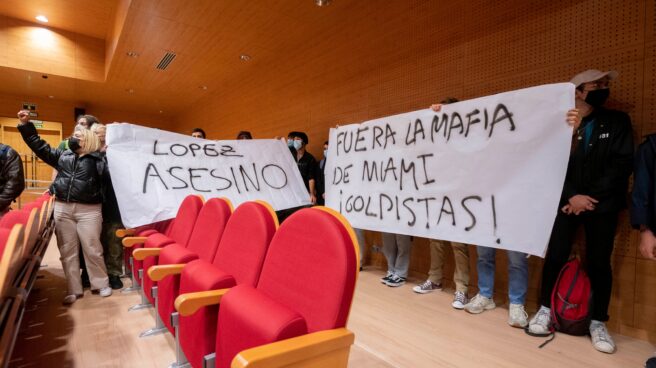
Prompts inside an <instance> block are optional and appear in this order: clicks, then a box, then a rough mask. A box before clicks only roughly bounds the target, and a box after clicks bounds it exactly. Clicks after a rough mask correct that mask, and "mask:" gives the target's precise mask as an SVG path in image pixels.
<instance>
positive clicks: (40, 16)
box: [36, 15, 48, 23]
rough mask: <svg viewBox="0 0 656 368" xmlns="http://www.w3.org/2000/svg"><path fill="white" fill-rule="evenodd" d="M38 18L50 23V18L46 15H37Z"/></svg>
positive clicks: (40, 20)
mask: <svg viewBox="0 0 656 368" xmlns="http://www.w3.org/2000/svg"><path fill="white" fill-rule="evenodd" d="M36 20H38V21H39V22H43V23H48V18H46V16H45V15H37V16H36Z"/></svg>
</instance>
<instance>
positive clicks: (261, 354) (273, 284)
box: [176, 207, 358, 368]
mask: <svg viewBox="0 0 656 368" xmlns="http://www.w3.org/2000/svg"><path fill="white" fill-rule="evenodd" d="M219 249H221V248H219ZM357 249H358V247H357V241H356V240H355V236H354V233H353V230H352V229H351V227H350V225H348V223H347V222H346V221H345V220H344V218H343V217H342V216H341V215H339V214H338V213H336V212H335V211H332V210H330V209H327V208H324V207H315V208H308V209H303V210H300V211H298V212H296V213H295V214H293V215H292V216H290V217H289V218H288V219H287V220H285V222H284V223H283V225H282V226H281V227H280V229H279V230H278V231H277V232H276V235H275V236H274V238H273V240H272V241H271V245H270V246H269V250H268V252H267V255H266V258H265V260H264V264H263V266H262V272H261V274H260V276H259V281H258V282H257V286H256V287H254V286H252V285H245V284H242V285H239V286H236V287H234V288H231V289H228V290H227V291H226V290H224V291H222V292H219V293H217V295H214V296H213V297H212V298H213V302H214V303H219V302H220V303H221V307H220V308H219V314H218V323H217V335H216V344H215V351H216V355H215V360H216V361H215V364H216V366H217V367H222V368H223V367H230V365H231V363H232V364H233V367H234V366H242V365H241V364H243V365H244V366H245V365H248V364H258V366H269V364H270V363H272V362H273V361H276V362H278V363H280V362H282V361H284V362H286V363H287V364H289V365H290V366H292V365H294V363H299V362H300V361H303V362H304V364H305V362H307V363H308V364H309V366H312V362H313V361H314V362H315V363H316V362H318V361H321V362H322V363H323V364H324V365H322V366H326V367H346V364H347V362H348V352H349V349H350V345H351V344H352V343H353V334H352V333H351V332H349V331H348V330H346V329H345V328H344V327H345V326H346V321H347V319H348V314H349V310H350V308H351V301H352V299H353V292H354V289H355V282H356V278H357V268H358V254H357V252H358V251H357ZM183 277H184V276H183ZM199 294H200V295H199ZM203 298H205V299H203ZM207 304H209V302H208V301H207V295H202V293H198V294H195V295H194V294H190V295H181V296H180V297H178V300H177V301H176V307H177V309H178V311H179V312H180V314H181V315H186V314H189V313H193V311H194V310H195V309H196V308H197V307H198V305H207ZM181 338H182V333H181ZM328 345H330V346H331V347H330V348H327V347H326V346H328ZM185 353H186V350H185ZM238 354H239V358H238V359H235V357H236V356H237V355H238ZM272 354H273V355H272ZM233 359H234V360H233ZM190 362H191V364H192V366H194V367H200V365H198V361H191V360H190ZM267 362H269V363H267ZM281 366H282V365H281Z"/></svg>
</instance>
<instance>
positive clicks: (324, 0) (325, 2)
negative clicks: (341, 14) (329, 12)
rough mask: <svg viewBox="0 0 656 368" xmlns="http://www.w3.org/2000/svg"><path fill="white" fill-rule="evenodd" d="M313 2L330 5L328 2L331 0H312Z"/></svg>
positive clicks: (318, 4)
mask: <svg viewBox="0 0 656 368" xmlns="http://www.w3.org/2000/svg"><path fill="white" fill-rule="evenodd" d="M314 3H315V4H317V6H326V5H330V3H332V0H314Z"/></svg>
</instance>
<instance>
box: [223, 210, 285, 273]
mask: <svg viewBox="0 0 656 368" xmlns="http://www.w3.org/2000/svg"><path fill="white" fill-rule="evenodd" d="M278 226H279V224H278V217H277V216H276V214H275V211H274V210H273V208H271V206H270V205H269V204H268V203H266V202H263V201H254V202H245V203H243V204H241V205H240V206H239V207H237V210H236V211H235V213H234V214H233V215H232V217H231V218H230V220H229V221H228V225H227V227H226V230H225V232H224V234H223V238H222V239H221V244H220V245H219V248H218V249H217V252H216V256H215V257H214V262H213V264H214V265H215V266H216V267H218V268H219V269H220V270H222V271H224V272H226V273H228V274H230V275H231V276H232V277H233V278H234V279H235V283H236V284H237V285H241V284H245V285H252V286H255V285H256V284H257V280H258V278H259V277H260V271H261V269H262V263H263V262H264V257H265V255H266V252H267V249H268V248H269V244H270V243H271V239H272V238H273V236H274V234H275V233H276V230H277V229H278Z"/></svg>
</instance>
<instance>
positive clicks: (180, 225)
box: [123, 195, 203, 305]
mask: <svg viewBox="0 0 656 368" xmlns="http://www.w3.org/2000/svg"><path fill="white" fill-rule="evenodd" d="M202 207H203V199H202V198H201V197H200V196H196V195H189V196H187V197H186V198H185V199H184V201H182V203H181V204H180V207H179V208H178V213H177V214H176V216H175V218H174V219H173V220H172V221H171V224H170V225H169V226H168V227H167V230H168V231H167V233H166V234H162V233H160V232H151V231H147V230H146V231H145V232H144V234H145V233H149V234H150V235H147V236H139V237H126V238H123V245H124V246H125V247H128V248H132V247H134V246H135V245H139V244H143V247H144V248H146V247H147V248H161V247H164V246H166V245H168V244H172V243H175V242H177V243H180V244H187V241H188V240H189V237H190V236H191V232H192V230H193V228H194V224H195V223H196V219H197V218H198V213H199V212H200V209H201V208H202ZM149 230H150V229H149ZM150 258H152V257H150ZM154 262H155V260H153V259H151V260H149V261H147V263H146V264H143V263H142V259H141V260H140V259H136V258H135V259H134V262H133V264H132V277H133V282H134V283H135V284H143V288H142V296H143V297H145V298H146V299H147V300H150V301H151V303H152V297H151V295H150V292H151V290H150V288H151V287H152V282H151V280H150V279H149V278H148V281H146V280H145V279H146V278H147V277H143V280H142V277H141V276H140V274H139V271H140V270H142V269H143V267H144V266H146V267H149V266H153V265H154ZM144 276H147V275H145V274H144ZM146 282H147V283H148V284H147V285H146V284H145V283H146ZM142 305H143V303H142Z"/></svg>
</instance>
